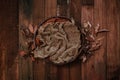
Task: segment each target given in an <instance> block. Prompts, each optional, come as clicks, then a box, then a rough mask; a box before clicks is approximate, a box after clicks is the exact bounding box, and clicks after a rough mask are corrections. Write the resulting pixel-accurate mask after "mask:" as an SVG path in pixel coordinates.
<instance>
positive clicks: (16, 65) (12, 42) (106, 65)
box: [0, 0, 120, 80]
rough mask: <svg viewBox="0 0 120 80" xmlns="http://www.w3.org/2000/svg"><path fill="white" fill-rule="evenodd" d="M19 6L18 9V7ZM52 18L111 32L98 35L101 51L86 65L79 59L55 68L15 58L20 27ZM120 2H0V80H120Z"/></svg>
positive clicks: (28, 0) (49, 64)
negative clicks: (86, 24) (89, 25)
mask: <svg viewBox="0 0 120 80" xmlns="http://www.w3.org/2000/svg"><path fill="white" fill-rule="evenodd" d="M18 5H19V6H18ZM52 16H65V17H68V18H73V19H74V20H75V22H76V25H78V26H80V25H81V23H83V22H84V21H85V20H86V21H90V22H91V23H92V24H93V25H94V26H96V25H97V24H99V25H100V27H101V28H106V29H108V30H109V31H110V32H108V33H101V34H99V36H98V37H104V39H103V41H102V44H103V45H102V47H101V48H100V49H99V50H98V51H95V52H94V54H93V55H92V56H91V57H90V58H89V59H88V60H87V62H85V63H81V61H80V60H79V59H77V60H75V61H74V62H72V63H70V64H67V65H63V66H57V65H54V64H51V63H50V62H49V61H47V60H38V61H34V62H32V61H31V59H30V58H27V59H24V58H22V57H20V56H19V55H18V50H19V25H22V24H24V25H26V26H28V24H33V25H38V24H39V23H41V22H42V21H44V20H45V19H47V18H49V17H52ZM119 41H120V1H119V0H68V1H67V0H19V1H17V0H11V1H10V0H1V2H0V80H120V42H119Z"/></svg>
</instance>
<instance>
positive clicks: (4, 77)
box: [0, 0, 19, 80]
mask: <svg viewBox="0 0 120 80" xmlns="http://www.w3.org/2000/svg"><path fill="white" fill-rule="evenodd" d="M17 4H18V1H17V0H13V1H9V0H1V2H0V6H1V8H0V15H1V16H0V51H1V53H0V55H1V56H0V63H1V65H0V80H8V79H9V80H18V59H17V53H18V43H19V42H18V26H17V25H18V11H17V10H18V7H17ZM8 8H9V9H8ZM11 76H14V77H11Z"/></svg>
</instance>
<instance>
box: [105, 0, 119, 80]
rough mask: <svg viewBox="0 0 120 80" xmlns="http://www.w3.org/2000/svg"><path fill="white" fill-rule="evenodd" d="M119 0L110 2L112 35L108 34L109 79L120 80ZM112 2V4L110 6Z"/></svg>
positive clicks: (108, 16) (108, 9)
mask: <svg viewBox="0 0 120 80" xmlns="http://www.w3.org/2000/svg"><path fill="white" fill-rule="evenodd" d="M116 1H117V0H114V1H112V0H108V2H106V3H105V4H106V9H107V17H106V18H107V28H108V29H109V30H110V33H109V34H107V79H108V80H119V79H120V78H119V75H120V73H119V71H120V52H119V43H118V42H119V33H118V32H119V30H120V29H119V27H118V24H119V20H118V18H119V15H120V14H119V12H118V11H119V10H117V6H116V4H117V2H116ZM110 2H112V4H111V5H110Z"/></svg>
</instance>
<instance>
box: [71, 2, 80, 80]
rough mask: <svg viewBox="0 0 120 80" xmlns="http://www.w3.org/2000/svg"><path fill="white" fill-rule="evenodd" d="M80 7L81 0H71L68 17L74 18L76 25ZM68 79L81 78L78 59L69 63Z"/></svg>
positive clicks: (78, 20)
mask: <svg viewBox="0 0 120 80" xmlns="http://www.w3.org/2000/svg"><path fill="white" fill-rule="evenodd" d="M81 9H82V6H81V0H71V2H70V17H71V18H73V19H74V20H75V24H76V25H77V26H78V27H79V26H80V23H81ZM70 80H81V61H80V60H79V59H76V60H75V61H74V62H73V63H71V64H70Z"/></svg>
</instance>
